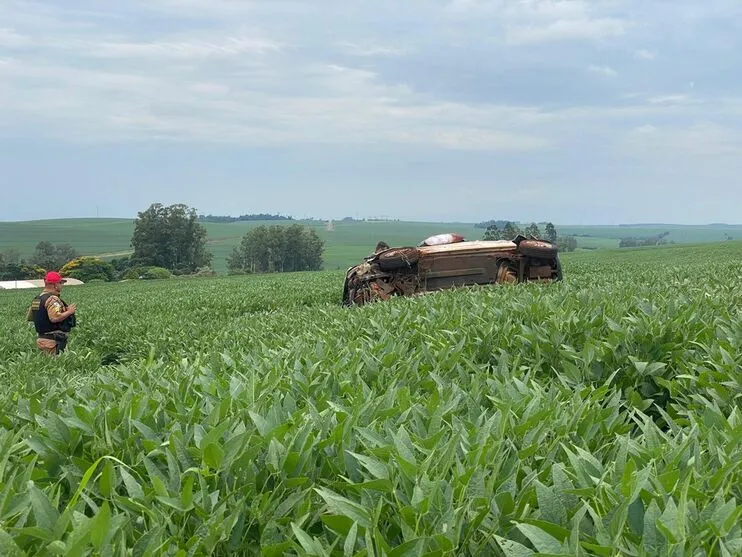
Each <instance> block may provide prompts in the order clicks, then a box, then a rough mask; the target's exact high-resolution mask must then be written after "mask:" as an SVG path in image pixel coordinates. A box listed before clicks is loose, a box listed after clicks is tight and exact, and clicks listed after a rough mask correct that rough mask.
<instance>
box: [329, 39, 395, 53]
mask: <svg viewBox="0 0 742 557" xmlns="http://www.w3.org/2000/svg"><path fill="white" fill-rule="evenodd" d="M338 46H339V47H340V48H341V49H342V50H343V51H344V52H346V53H348V54H350V55H352V56H402V55H403V54H405V53H407V52H408V51H409V50H408V49H407V48H402V47H398V46H390V45H381V44H376V43H375V42H373V41H370V42H368V43H354V42H341V43H339V44H338Z"/></svg>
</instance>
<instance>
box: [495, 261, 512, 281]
mask: <svg viewBox="0 0 742 557" xmlns="http://www.w3.org/2000/svg"><path fill="white" fill-rule="evenodd" d="M495 282H496V283H501V284H515V283H516V282H518V271H517V270H516V268H515V265H513V264H512V263H506V262H502V263H500V264H499V265H498V266H497V275H496V276H495Z"/></svg>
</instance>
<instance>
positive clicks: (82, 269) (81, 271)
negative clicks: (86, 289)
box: [59, 256, 115, 282]
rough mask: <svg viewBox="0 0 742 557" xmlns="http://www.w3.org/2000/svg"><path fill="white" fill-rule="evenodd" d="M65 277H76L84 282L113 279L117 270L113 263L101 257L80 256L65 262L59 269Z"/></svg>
mask: <svg viewBox="0 0 742 557" xmlns="http://www.w3.org/2000/svg"><path fill="white" fill-rule="evenodd" d="M59 272H60V273H61V275H62V276H63V277H70V278H75V279H77V280H81V281H83V282H90V281H91V280H96V279H97V280H102V281H111V280H113V277H114V273H115V270H114V268H113V265H111V264H110V263H107V262H105V261H103V260H102V259H100V258H99V257H89V256H84V257H78V258H76V259H73V260H72V261H69V262H67V263H65V265H64V266H63V267H62V268H61V269H60V271H59Z"/></svg>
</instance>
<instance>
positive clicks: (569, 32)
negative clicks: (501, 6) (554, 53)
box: [507, 18, 627, 44]
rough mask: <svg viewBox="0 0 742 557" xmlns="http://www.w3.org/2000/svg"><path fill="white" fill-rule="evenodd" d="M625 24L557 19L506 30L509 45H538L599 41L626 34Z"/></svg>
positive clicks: (603, 20)
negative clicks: (552, 42)
mask: <svg viewBox="0 0 742 557" xmlns="http://www.w3.org/2000/svg"><path fill="white" fill-rule="evenodd" d="M626 26H627V24H626V22H625V21H622V20H620V19H614V18H600V19H559V20H557V21H554V22H552V23H549V24H546V25H540V26H537V25H529V26H515V27H512V28H510V29H508V32H507V39H508V42H510V43H511V44H538V43H544V42H549V41H560V40H580V39H585V40H599V39H605V38H610V37H618V36H621V35H623V34H624V33H625V32H626Z"/></svg>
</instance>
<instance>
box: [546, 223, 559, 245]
mask: <svg viewBox="0 0 742 557" xmlns="http://www.w3.org/2000/svg"><path fill="white" fill-rule="evenodd" d="M546 239H547V240H549V241H550V242H551V243H552V244H554V243H556V241H557V231H556V228H555V227H554V225H553V224H552V223H550V222H547V223H546Z"/></svg>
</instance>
